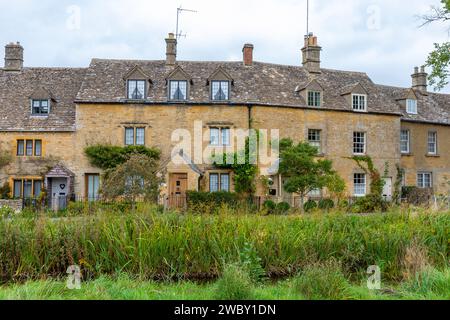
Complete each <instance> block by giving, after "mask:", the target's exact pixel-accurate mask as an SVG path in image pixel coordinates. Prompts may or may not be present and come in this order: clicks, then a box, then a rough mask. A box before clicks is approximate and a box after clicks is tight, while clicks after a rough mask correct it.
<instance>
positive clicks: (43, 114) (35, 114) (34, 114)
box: [31, 99, 50, 117]
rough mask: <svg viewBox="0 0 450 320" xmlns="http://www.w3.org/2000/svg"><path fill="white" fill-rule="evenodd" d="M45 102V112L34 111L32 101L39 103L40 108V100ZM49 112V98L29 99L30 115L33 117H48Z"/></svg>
mask: <svg viewBox="0 0 450 320" xmlns="http://www.w3.org/2000/svg"><path fill="white" fill-rule="evenodd" d="M44 101H45V102H47V113H34V112H33V111H34V103H35V102H38V103H39V108H40V109H41V108H42V102H44ZM49 114H50V100H49V99H31V115H32V116H33V117H48V116H49Z"/></svg>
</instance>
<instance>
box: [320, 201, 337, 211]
mask: <svg viewBox="0 0 450 320" xmlns="http://www.w3.org/2000/svg"><path fill="white" fill-rule="evenodd" d="M333 208H334V201H333V200H331V199H322V200H320V201H319V209H321V210H330V209H333Z"/></svg>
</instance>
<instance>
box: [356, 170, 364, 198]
mask: <svg viewBox="0 0 450 320" xmlns="http://www.w3.org/2000/svg"><path fill="white" fill-rule="evenodd" d="M353 185H354V195H355V197H364V196H365V195H366V175H365V174H364V173H355V175H354V177H353Z"/></svg>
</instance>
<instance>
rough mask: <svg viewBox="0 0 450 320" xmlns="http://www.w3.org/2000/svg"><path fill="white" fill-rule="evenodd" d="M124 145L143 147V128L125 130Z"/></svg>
mask: <svg viewBox="0 0 450 320" xmlns="http://www.w3.org/2000/svg"><path fill="white" fill-rule="evenodd" d="M125 145H127V146H133V145H135V146H143V145H145V128H125Z"/></svg>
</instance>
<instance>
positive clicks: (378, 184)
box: [351, 156, 385, 198]
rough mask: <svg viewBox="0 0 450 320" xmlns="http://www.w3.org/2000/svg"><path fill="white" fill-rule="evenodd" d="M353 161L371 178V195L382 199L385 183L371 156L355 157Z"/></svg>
mask: <svg viewBox="0 0 450 320" xmlns="http://www.w3.org/2000/svg"><path fill="white" fill-rule="evenodd" d="M351 159H352V160H353V161H355V162H356V164H357V165H358V167H360V168H361V170H363V171H364V173H366V174H368V175H369V176H370V194H371V195H373V196H376V197H380V198H382V196H383V188H384V183H385V182H384V180H383V179H382V177H381V174H380V172H379V171H378V170H377V169H376V168H375V165H374V164H373V160H372V158H371V157H369V156H354V157H352V158H351Z"/></svg>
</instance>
